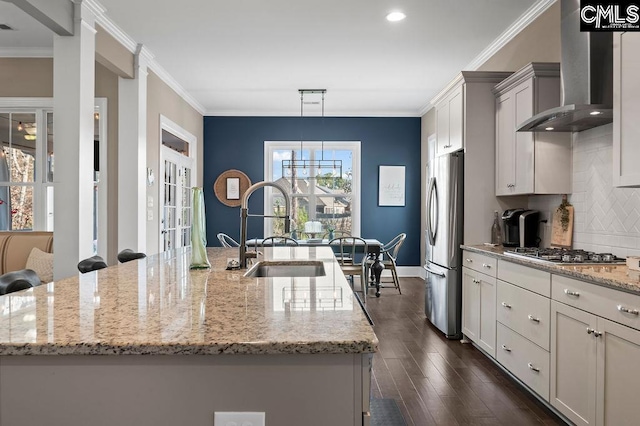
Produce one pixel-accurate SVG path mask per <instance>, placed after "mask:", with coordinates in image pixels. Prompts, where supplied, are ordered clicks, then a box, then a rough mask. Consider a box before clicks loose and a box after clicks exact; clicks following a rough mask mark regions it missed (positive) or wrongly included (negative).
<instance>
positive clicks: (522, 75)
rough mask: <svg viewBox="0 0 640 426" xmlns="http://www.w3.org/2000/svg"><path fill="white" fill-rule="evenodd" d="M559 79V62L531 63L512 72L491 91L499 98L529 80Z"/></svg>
mask: <svg viewBox="0 0 640 426" xmlns="http://www.w3.org/2000/svg"><path fill="white" fill-rule="evenodd" d="M533 77H535V78H544V77H552V78H560V63H559V62H531V63H530V64H527V65H526V66H524V67H522V68H521V69H520V70H518V71H516V72H514V73H513V74H512V75H511V76H509V77H507V78H505V79H504V80H502V81H501V82H500V83H498V84H496V85H495V87H494V88H493V89H492V90H491V91H492V92H493V94H494V95H496V96H499V95H502V94H503V93H505V92H507V91H509V90H511V89H513V88H514V87H516V86H517V85H518V84H520V83H522V82H523V81H525V80H528V79H530V78H533Z"/></svg>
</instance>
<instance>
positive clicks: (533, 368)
mask: <svg viewBox="0 0 640 426" xmlns="http://www.w3.org/2000/svg"><path fill="white" fill-rule="evenodd" d="M527 366H528V367H529V370H533V371H535V372H536V373H539V372H540V369H539V368H538V367H534V366H533V364H531V363H528V364H527Z"/></svg>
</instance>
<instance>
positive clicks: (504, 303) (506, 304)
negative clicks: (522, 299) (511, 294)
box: [502, 302, 511, 309]
mask: <svg viewBox="0 0 640 426" xmlns="http://www.w3.org/2000/svg"><path fill="white" fill-rule="evenodd" d="M502 306H504V307H505V308H507V309H511V305H510V304H508V303H507V302H502Z"/></svg>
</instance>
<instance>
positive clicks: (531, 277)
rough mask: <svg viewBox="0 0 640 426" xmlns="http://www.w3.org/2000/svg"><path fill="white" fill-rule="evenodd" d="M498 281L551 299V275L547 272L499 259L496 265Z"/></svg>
mask: <svg viewBox="0 0 640 426" xmlns="http://www.w3.org/2000/svg"><path fill="white" fill-rule="evenodd" d="M498 279H500V280H502V281H506V282H508V283H510V284H513V285H517V286H518V287H522V288H525V289H527V290H529V291H532V292H534V293H538V294H541V295H543V296H546V297H551V274H550V273H549V272H545V271H541V270H539V269H535V268H530V267H528V266H522V265H518V264H517V263H512V262H508V261H506V260H502V259H501V260H500V264H499V265H498Z"/></svg>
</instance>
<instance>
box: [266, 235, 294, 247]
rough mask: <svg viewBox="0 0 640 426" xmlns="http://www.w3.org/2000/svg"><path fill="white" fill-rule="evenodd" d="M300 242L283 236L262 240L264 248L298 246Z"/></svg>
mask: <svg viewBox="0 0 640 426" xmlns="http://www.w3.org/2000/svg"><path fill="white" fill-rule="evenodd" d="M297 245H299V244H298V241H296V240H294V239H293V238H291V237H286V236H283V235H279V236H271V237H267V238H265V239H263V240H262V247H275V246H297Z"/></svg>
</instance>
